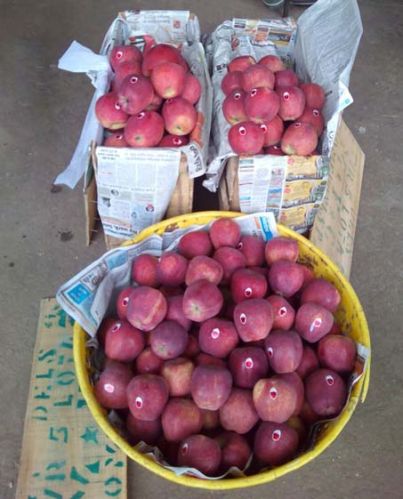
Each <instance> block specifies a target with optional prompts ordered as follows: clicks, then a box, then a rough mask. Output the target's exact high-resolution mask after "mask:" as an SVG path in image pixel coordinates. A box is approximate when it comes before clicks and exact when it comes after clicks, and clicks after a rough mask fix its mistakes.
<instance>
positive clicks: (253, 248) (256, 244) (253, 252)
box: [237, 236, 265, 267]
mask: <svg viewBox="0 0 403 499" xmlns="http://www.w3.org/2000/svg"><path fill="white" fill-rule="evenodd" d="M264 248H265V242H264V241H263V239H260V237H256V236H242V237H241V240H240V241H239V243H238V245H237V249H238V250H239V251H240V252H241V253H242V254H243V255H244V257H245V262H246V266H247V267H260V265H263V263H264Z"/></svg>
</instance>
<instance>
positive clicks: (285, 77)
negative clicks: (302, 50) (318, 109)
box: [275, 69, 299, 89]
mask: <svg viewBox="0 0 403 499" xmlns="http://www.w3.org/2000/svg"><path fill="white" fill-rule="evenodd" d="M275 77H276V82H275V85H276V89H277V88H279V87H295V86H297V85H298V83H299V80H298V76H297V75H296V74H295V72H294V71H293V70H292V69H283V70H280V71H277V72H276V74H275Z"/></svg>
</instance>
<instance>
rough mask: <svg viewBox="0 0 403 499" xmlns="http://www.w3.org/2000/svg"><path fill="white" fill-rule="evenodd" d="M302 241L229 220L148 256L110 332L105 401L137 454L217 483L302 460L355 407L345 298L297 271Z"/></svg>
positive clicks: (101, 387)
mask: <svg viewBox="0 0 403 499" xmlns="http://www.w3.org/2000/svg"><path fill="white" fill-rule="evenodd" d="M298 257H299V248H298V243H297V241H296V240H294V239H290V238H286V237H276V238H274V239H271V240H270V241H268V242H267V243H266V242H264V241H263V240H262V239H260V238H258V237H254V236H242V235H241V232H240V228H239V226H238V224H237V223H236V221H234V220H231V219H229V218H221V219H217V220H216V221H214V222H213V223H212V225H211V226H210V229H209V231H207V230H194V231H191V232H189V233H187V234H186V235H184V236H182V238H181V239H180V242H179V245H178V250H177V251H167V252H164V253H162V255H161V256H160V257H159V258H157V257H155V256H152V255H148V254H141V255H140V256H138V257H137V258H136V259H135V260H134V261H133V264H132V270H131V278H132V285H131V286H129V287H127V288H125V289H122V290H121V291H120V293H119V295H118V297H117V301H116V303H114V304H113V307H112V308H113V309H114V310H115V312H114V314H113V315H112V316H110V317H107V318H105V319H104V320H103V322H102V324H101V326H100V329H99V330H98V333H97V337H98V339H99V342H100V345H101V347H102V349H103V351H104V354H105V357H104V364H103V370H102V371H101V372H100V374H99V377H98V379H97V381H96V383H95V388H94V389H95V395H96V397H97V400H98V401H99V403H100V404H101V405H102V406H103V407H104V408H106V409H107V410H111V409H114V410H115V411H116V412H117V413H119V414H120V416H121V417H122V419H123V420H124V421H125V422H126V430H125V431H126V432H127V433H126V435H127V438H128V440H129V442H130V443H132V444H133V445H134V444H136V443H138V442H139V441H144V442H146V443H147V444H149V445H152V446H157V447H158V448H159V449H160V451H161V452H162V454H163V455H164V458H165V460H166V461H167V462H168V463H169V464H170V465H173V466H187V467H192V468H196V469H197V470H199V471H201V472H202V473H204V474H205V475H207V476H217V475H221V474H223V473H225V472H226V471H227V470H228V469H229V468H231V467H232V466H235V467H238V468H239V469H241V470H244V469H245V467H246V466H247V465H248V466H247V469H246V473H247V474H248V473H256V472H257V471H259V470H260V469H262V468H267V466H278V465H280V464H282V463H284V462H287V461H289V460H291V459H293V458H294V457H295V456H296V455H298V453H299V452H302V451H303V450H304V448H305V446H306V444H307V441H308V435H309V432H310V428H311V426H312V425H313V424H314V423H316V422H317V421H319V420H323V419H328V418H333V417H336V416H337V415H338V414H339V413H340V411H341V410H342V408H343V407H344V404H345V403H346V398H347V392H348V389H347V380H348V377H349V375H350V373H351V372H352V370H353V367H354V364H355V360H356V345H355V343H354V341H353V340H352V339H350V338H349V337H347V336H345V335H344V334H342V332H341V331H340V328H339V326H338V325H337V323H336V322H335V319H334V315H333V314H334V313H335V312H336V310H337V308H338V306H339V304H340V294H339V292H338V290H337V289H336V288H335V287H334V286H333V285H332V284H331V283H330V282H328V281H326V280H324V279H322V278H318V277H315V275H314V273H313V272H312V270H311V269H310V268H309V267H307V266H305V265H302V264H301V263H298Z"/></svg>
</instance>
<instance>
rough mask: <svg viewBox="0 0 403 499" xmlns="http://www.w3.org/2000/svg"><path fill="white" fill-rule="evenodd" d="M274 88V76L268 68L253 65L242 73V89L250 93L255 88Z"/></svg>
mask: <svg viewBox="0 0 403 499" xmlns="http://www.w3.org/2000/svg"><path fill="white" fill-rule="evenodd" d="M262 87H264V88H269V89H270V90H273V88H274V74H273V73H272V72H271V71H270V69H267V67H266V66H263V65H260V64H253V65H252V66H249V67H248V68H246V69H245V71H244V72H243V73H242V88H243V90H245V92H250V91H252V90H253V89H254V88H262Z"/></svg>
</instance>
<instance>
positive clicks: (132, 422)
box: [126, 413, 162, 445]
mask: <svg viewBox="0 0 403 499" xmlns="http://www.w3.org/2000/svg"><path fill="white" fill-rule="evenodd" d="M126 427H127V429H128V431H129V433H130V436H131V437H132V439H133V442H132V443H133V444H137V443H139V442H145V443H146V444H148V445H155V444H156V442H157V440H158V438H159V436H160V435H161V431H162V429H161V420H160V419H159V418H158V419H154V421H143V420H141V419H137V418H135V417H134V416H133V414H131V413H129V415H128V416H127V419H126Z"/></svg>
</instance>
